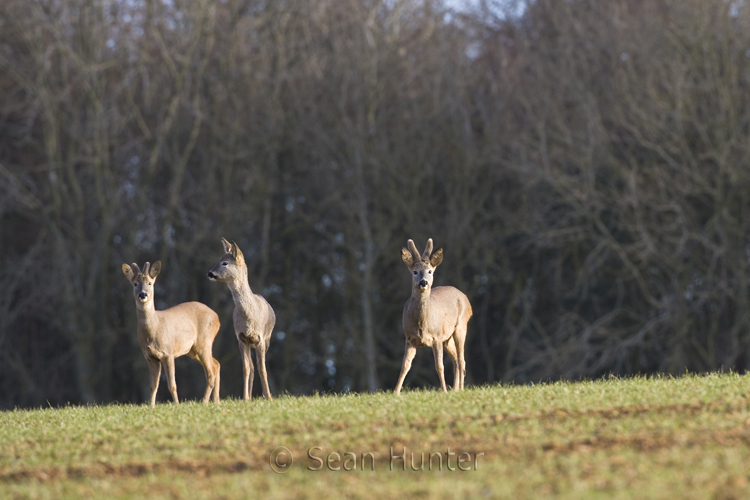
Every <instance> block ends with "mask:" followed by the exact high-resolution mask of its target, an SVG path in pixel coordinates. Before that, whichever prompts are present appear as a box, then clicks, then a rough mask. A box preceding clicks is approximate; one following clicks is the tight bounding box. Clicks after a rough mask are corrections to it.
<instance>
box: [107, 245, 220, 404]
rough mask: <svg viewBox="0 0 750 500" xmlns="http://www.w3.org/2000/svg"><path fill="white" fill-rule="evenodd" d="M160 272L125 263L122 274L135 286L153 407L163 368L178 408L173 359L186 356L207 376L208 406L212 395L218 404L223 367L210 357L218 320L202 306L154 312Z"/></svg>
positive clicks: (157, 265) (156, 266)
mask: <svg viewBox="0 0 750 500" xmlns="http://www.w3.org/2000/svg"><path fill="white" fill-rule="evenodd" d="M159 271H161V261H158V260H157V261H156V262H154V265H153V266H152V265H151V264H149V263H148V262H146V264H145V265H144V266H143V271H141V270H140V268H139V267H138V264H133V267H130V266H129V265H127V264H125V263H123V264H122V273H123V274H124V275H125V277H126V278H127V279H128V281H130V283H131V284H132V285H133V298H134V299H135V309H136V314H137V316H138V345H140V347H141V351H143V355H144V356H145V357H146V361H148V368H149V370H150V372H151V406H152V407H153V406H154V405H155V404H156V390H157V389H158V388H159V376H160V375H161V368H162V366H163V367H164V372H165V373H166V375H167V383H168V384H169V392H170V393H171V394H172V400H173V401H174V402H175V404H179V403H180V400H179V399H178V398H177V384H176V383H175V379H174V359H175V358H178V357H180V356H182V355H185V354H187V355H188V356H190V357H191V358H193V359H194V360H196V361H197V362H198V363H200V364H201V365H202V366H203V370H204V371H205V372H206V393H205V394H204V396H203V402H204V403H207V402H208V398H209V396H210V395H211V392H212V391H213V400H214V403H218V402H219V381H220V376H219V370H220V368H221V365H219V362H218V361H216V360H215V359H214V357H213V355H212V354H211V350H212V348H213V343H214V339H215V338H216V334H217V333H218V332H219V326H220V324H219V316H218V315H217V314H216V313H215V312H214V311H213V310H211V308H210V307H208V306H206V305H204V304H201V303H200V302H185V303H183V304H179V305H176V306H174V307H170V308H169V309H165V310H163V311H157V310H156V309H155V308H154V282H155V281H156V277H157V276H158V275H159Z"/></svg>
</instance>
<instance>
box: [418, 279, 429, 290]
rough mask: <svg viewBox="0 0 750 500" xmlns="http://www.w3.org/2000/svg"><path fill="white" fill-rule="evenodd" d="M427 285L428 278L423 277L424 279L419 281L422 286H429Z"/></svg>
mask: <svg viewBox="0 0 750 500" xmlns="http://www.w3.org/2000/svg"><path fill="white" fill-rule="evenodd" d="M427 285H428V283H427V280H426V279H423V280H422V281H420V282H419V286H420V288H427Z"/></svg>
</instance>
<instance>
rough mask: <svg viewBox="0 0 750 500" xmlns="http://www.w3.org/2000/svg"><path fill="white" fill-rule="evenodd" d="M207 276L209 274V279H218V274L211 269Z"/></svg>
mask: <svg viewBox="0 0 750 500" xmlns="http://www.w3.org/2000/svg"><path fill="white" fill-rule="evenodd" d="M206 276H208V279H210V280H215V279H216V275H215V274H214V273H212V272H211V271H209V272H208V274H207V275H206Z"/></svg>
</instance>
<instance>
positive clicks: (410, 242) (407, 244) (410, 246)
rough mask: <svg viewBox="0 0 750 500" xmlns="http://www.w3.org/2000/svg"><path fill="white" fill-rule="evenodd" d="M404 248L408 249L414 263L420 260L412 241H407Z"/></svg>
mask: <svg viewBox="0 0 750 500" xmlns="http://www.w3.org/2000/svg"><path fill="white" fill-rule="evenodd" d="M406 246H407V247H409V251H410V252H411V254H412V256H414V262H415V263H416V262H417V261H419V260H421V259H422V258H421V257H420V256H419V250H417V245H415V244H414V240H412V239H410V240H409V241H407V242H406Z"/></svg>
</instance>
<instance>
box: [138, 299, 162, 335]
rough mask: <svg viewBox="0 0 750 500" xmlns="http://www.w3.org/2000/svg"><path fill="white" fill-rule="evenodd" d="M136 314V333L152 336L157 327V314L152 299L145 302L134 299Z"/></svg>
mask: <svg viewBox="0 0 750 500" xmlns="http://www.w3.org/2000/svg"><path fill="white" fill-rule="evenodd" d="M135 309H136V315H137V317H138V333H139V334H140V335H143V336H145V337H152V336H153V334H154V333H155V332H156V331H158V329H159V315H158V314H157V311H156V309H155V308H154V300H153V299H152V300H149V301H148V302H146V303H145V304H142V303H141V302H140V301H138V300H136V301H135Z"/></svg>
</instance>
